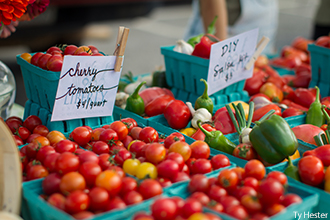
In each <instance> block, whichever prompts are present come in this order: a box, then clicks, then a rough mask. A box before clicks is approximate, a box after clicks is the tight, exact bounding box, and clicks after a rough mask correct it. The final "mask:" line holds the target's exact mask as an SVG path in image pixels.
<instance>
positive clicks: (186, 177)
mask: <svg viewBox="0 0 330 220" xmlns="http://www.w3.org/2000/svg"><path fill="white" fill-rule="evenodd" d="M171 180H172V182H173V183H177V182H181V181H186V180H190V177H189V175H188V174H187V173H185V172H178V174H177V175H176V176H174V177H172V178H171Z"/></svg>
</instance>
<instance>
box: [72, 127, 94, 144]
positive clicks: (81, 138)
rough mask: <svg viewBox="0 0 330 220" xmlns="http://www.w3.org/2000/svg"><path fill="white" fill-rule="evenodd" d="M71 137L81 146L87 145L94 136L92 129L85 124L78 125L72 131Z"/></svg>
mask: <svg viewBox="0 0 330 220" xmlns="http://www.w3.org/2000/svg"><path fill="white" fill-rule="evenodd" d="M70 137H71V138H72V139H73V140H74V141H75V142H77V143H78V144H79V146H85V145H86V144H87V143H88V142H89V141H90V140H91V137H92V133H91V131H90V130H89V129H88V128H87V127H84V126H80V127H76V128H75V129H73V131H72V132H71V133H70Z"/></svg>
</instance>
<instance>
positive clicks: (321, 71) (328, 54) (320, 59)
mask: <svg viewBox="0 0 330 220" xmlns="http://www.w3.org/2000/svg"><path fill="white" fill-rule="evenodd" d="M308 51H309V53H310V56H311V68H312V79H311V82H310V84H309V87H311V88H313V87H315V86H318V87H319V88H320V94H321V96H322V97H326V96H329V95H330V49H329V48H325V47H321V46H317V45H315V44H308Z"/></svg>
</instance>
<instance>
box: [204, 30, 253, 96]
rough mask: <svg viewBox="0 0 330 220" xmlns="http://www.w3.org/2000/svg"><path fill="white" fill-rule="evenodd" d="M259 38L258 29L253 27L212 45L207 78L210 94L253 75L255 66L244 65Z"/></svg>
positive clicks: (251, 54)
mask: <svg viewBox="0 0 330 220" xmlns="http://www.w3.org/2000/svg"><path fill="white" fill-rule="evenodd" d="M257 38H258V29H253V30H251V31H247V32H245V33H242V34H239V35H236V36H234V37H231V38H228V39H226V40H224V41H220V42H219V43H215V44H213V45H212V47H211V54H210V62H209V70H208V78H207V83H208V94H209V95H211V94H213V93H215V92H217V91H219V90H221V89H224V88H226V87H227V86H229V85H231V84H233V83H236V82H239V81H241V80H244V79H247V78H250V77H251V76H252V73H253V68H251V69H249V70H247V69H245V68H244V67H245V65H246V64H247V63H248V62H249V60H250V58H251V57H252V56H253V54H254V52H255V49H256V44H257Z"/></svg>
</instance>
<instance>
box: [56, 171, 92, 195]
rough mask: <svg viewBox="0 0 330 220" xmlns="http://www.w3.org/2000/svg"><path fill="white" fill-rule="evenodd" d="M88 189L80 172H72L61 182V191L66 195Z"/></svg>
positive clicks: (64, 176) (65, 175)
mask: <svg viewBox="0 0 330 220" xmlns="http://www.w3.org/2000/svg"><path fill="white" fill-rule="evenodd" d="M85 188H86V181H85V179H84V177H83V175H81V174H80V173H78V172H70V173H67V174H64V175H63V177H62V178H61V182H60V190H61V192H62V193H63V194H64V195H67V194H68V193H71V192H73V191H76V190H84V189H85Z"/></svg>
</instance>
